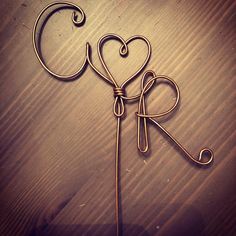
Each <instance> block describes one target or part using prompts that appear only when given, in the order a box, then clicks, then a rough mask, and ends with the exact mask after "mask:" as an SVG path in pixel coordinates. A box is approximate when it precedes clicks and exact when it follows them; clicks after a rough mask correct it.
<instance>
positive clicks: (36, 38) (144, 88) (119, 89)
mask: <svg viewBox="0 0 236 236" xmlns="http://www.w3.org/2000/svg"><path fill="white" fill-rule="evenodd" d="M64 8H69V9H72V10H73V12H72V22H73V24H74V25H75V26H77V27H81V26H82V25H83V24H84V23H85V13H84V12H83V10H82V9H81V8H80V7H79V6H77V5H75V4H73V3H69V2H54V3H52V4H49V5H48V6H46V7H45V8H44V9H43V10H42V11H41V12H40V13H39V15H38V17H37V19H36V21H35V24H34V29H33V48H34V51H35V54H36V57H37V58H38V60H39V62H40V64H41V65H42V67H43V68H44V69H45V70H46V71H47V72H48V73H49V74H50V75H52V76H53V77H54V78H56V79H59V80H63V81H70V80H74V79H78V78H79V77H80V76H81V75H82V73H83V71H84V70H85V69H86V67H87V66H88V65H89V66H90V67H91V68H92V69H93V70H94V71H95V72H96V73H97V74H98V75H99V77H101V78H102V79H103V80H104V81H105V82H107V83H108V84H109V85H111V86H112V87H113V92H114V105H113V113H114V115H115V117H116V119H117V127H116V146H115V221H116V235H117V236H120V235H121V234H122V232H121V224H122V222H121V217H120V200H119V199H120V196H119V194H120V183H119V181H120V178H119V174H120V168H119V165H120V164H119V163H120V147H121V144H120V137H121V120H122V118H124V114H125V102H126V101H131V100H132V101H137V100H138V101H139V102H138V112H137V113H136V115H137V147H138V150H139V151H140V152H142V153H145V152H147V151H148V150H149V140H148V129H147V121H150V122H152V123H153V124H155V125H156V126H157V127H158V128H159V129H160V130H161V131H162V132H164V133H165V134H166V135H167V136H168V137H169V138H170V139H171V140H172V141H173V142H174V143H175V145H177V146H178V147H179V148H180V150H182V152H183V153H184V154H185V156H186V157H187V158H189V160H191V161H193V162H194V163H196V164H198V165H208V164H210V163H212V161H213V158H214V154H213V151H212V150H211V149H209V148H203V149H202V150H200V153H199V155H198V157H197V158H194V157H193V156H192V155H191V154H190V153H189V152H188V151H187V150H186V149H185V148H184V147H183V146H182V145H181V144H180V143H179V142H178V141H177V140H176V139H175V138H174V137H173V136H172V135H171V134H170V133H169V132H168V131H167V130H166V129H165V128H164V127H163V126H161V125H160V122H159V121H157V120H156V119H154V118H161V117H164V116H167V115H169V114H170V113H171V112H173V111H174V110H175V109H176V108H177V106H178V105H179V101H180V91H179V88H178V86H177V84H176V83H175V82H174V81H173V80H172V79H170V78H169V77H167V76H164V75H156V74H155V72H154V71H151V70H148V71H146V72H144V74H143V76H142V79H141V92H140V94H136V95H133V96H127V94H126V90H125V88H126V86H127V85H128V84H129V83H130V82H132V81H133V80H134V79H135V78H137V77H138V76H139V75H140V74H141V72H143V70H144V69H145V67H146V66H147V64H148V62H149V60H150V57H151V45H150V42H149V41H148V39H147V38H145V37H144V36H141V35H135V36H132V37H130V38H129V39H127V40H124V39H123V38H122V37H120V36H119V35H116V34H106V35H104V36H103V37H101V38H100V39H99V41H98V43H97V51H98V57H99V60H100V62H101V64H102V66H103V68H104V70H105V75H104V74H103V73H102V72H101V71H99V70H98V69H97V67H96V66H95V65H94V64H93V63H92V59H91V54H92V53H91V50H92V49H91V46H90V44H89V43H88V42H87V43H86V45H85V56H84V59H83V62H82V64H81V66H80V68H79V69H78V70H77V71H76V72H74V73H73V74H70V75H60V74H58V73H55V72H53V71H52V70H51V69H50V68H49V67H48V66H47V65H46V63H45V60H44V58H43V55H42V52H41V45H40V41H41V34H42V31H43V27H44V26H45V24H46V22H47V20H48V18H49V16H50V15H52V14H53V13H54V12H56V11H58V10H60V9H64ZM46 11H49V13H48V14H47V17H46V18H45V19H44V20H43V23H42V24H40V20H41V18H42V17H43V15H44V13H45V12H46ZM77 13H80V15H81V16H80V20H78V15H77ZM109 40H115V41H118V42H119V43H120V44H121V46H120V51H119V53H120V56H121V57H126V56H128V53H129V44H130V43H131V42H132V41H134V40H141V41H143V42H144V43H145V44H146V46H147V54H146V57H145V59H144V61H143V64H142V66H141V67H140V68H139V69H138V70H137V71H136V72H135V73H134V74H133V75H131V76H130V77H129V78H127V79H126V80H125V81H124V82H123V83H122V84H121V85H119V84H118V83H117V81H116V80H115V78H114V77H113V75H112V74H111V72H110V70H109V69H108V66H107V65H106V62H105V60H104V57H103V52H102V49H103V45H104V44H105V43H106V42H107V41H109ZM148 77H151V79H149V80H148ZM162 82H165V83H168V85H169V86H171V88H172V89H173V90H174V91H175V94H176V100H175V103H174V105H173V106H172V107H171V108H169V109H168V110H167V111H165V112H162V113H159V114H147V112H146V102H145V95H146V94H147V93H148V91H149V90H150V89H151V88H152V87H153V85H154V84H156V85H157V84H158V83H162ZM141 130H142V131H141ZM203 156H207V158H208V160H207V161H203Z"/></svg>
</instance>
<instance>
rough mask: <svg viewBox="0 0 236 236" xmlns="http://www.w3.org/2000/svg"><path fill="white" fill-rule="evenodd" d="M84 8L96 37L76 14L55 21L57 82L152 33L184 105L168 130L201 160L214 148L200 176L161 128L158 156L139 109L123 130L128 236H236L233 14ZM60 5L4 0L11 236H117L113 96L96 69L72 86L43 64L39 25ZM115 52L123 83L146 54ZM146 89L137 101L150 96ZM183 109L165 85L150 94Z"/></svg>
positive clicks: (2, 199) (200, 4)
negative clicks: (108, 38) (141, 134)
mask: <svg viewBox="0 0 236 236" xmlns="http://www.w3.org/2000/svg"><path fill="white" fill-rule="evenodd" d="M73 2H74V3H77V4H79V5H80V6H81V7H82V9H83V10H84V11H85V13H86V16H87V21H86V24H85V26H84V27H81V28H75V27H73V26H72V24H71V20H70V14H71V12H70V11H61V12H59V13H57V14H55V15H53V16H52V18H51V19H50V21H49V22H48V24H47V26H46V28H45V31H44V34H43V38H42V45H43V48H42V49H43V54H44V56H45V58H46V60H47V63H48V64H49V65H50V67H51V68H53V69H54V70H55V71H57V72H58V73H70V72H73V71H75V70H76V69H77V68H78V66H79V65H80V63H81V62H82V60H83V57H82V56H83V55H84V51H85V43H86V42H89V43H90V44H91V46H92V49H93V61H94V64H95V65H97V66H98V68H99V69H101V70H102V67H101V65H100V62H99V60H98V56H97V53H96V43H97V41H98V39H99V38H100V37H101V36H102V35H104V34H106V33H116V34H119V35H121V36H122V37H123V38H124V39H127V38H129V37H130V36H132V35H135V34H140V35H144V36H146V37H147V38H148V39H149V40H150V42H151V45H152V58H151V61H150V63H149V65H148V67H147V69H153V70H155V71H156V73H158V74H165V75H168V76H170V77H171V78H173V79H174V80H175V81H176V82H177V84H178V85H179V87H180V91H181V105H180V108H179V109H178V111H177V112H176V113H175V114H174V115H173V116H172V117H171V119H169V120H168V121H166V122H165V124H164V123H163V126H164V127H166V129H167V130H168V131H170V133H172V134H173V136H174V137H176V138H177V139H178V140H179V141H180V142H181V143H182V144H183V145H184V146H185V147H186V148H187V149H188V150H189V151H190V152H191V153H193V154H194V155H196V154H197V153H198V151H199V150H200V149H201V148H202V147H204V146H209V147H210V148H212V149H213V150H214V152H215V161H214V164H213V165H212V166H211V167H210V168H196V167H195V166H193V165H192V164H191V163H189V162H188V161H186V159H185V158H184V157H182V155H181V153H179V152H178V151H177V150H176V148H175V147H174V146H173V145H172V143H169V142H168V140H167V139H166V137H165V136H163V135H162V134H161V133H160V132H159V131H158V130H157V128H155V127H154V126H150V127H149V128H150V129H149V131H150V139H151V152H150V155H148V156H147V157H144V156H142V155H140V154H139V153H138V150H137V146H136V139H137V138H136V125H137V124H136V117H135V112H136V111H137V103H134V104H128V105H127V106H126V109H127V117H126V118H125V120H124V121H123V122H122V143H121V188H122V193H121V196H122V218H123V224H124V225H123V232H124V235H161V236H166V235H168V236H176V235H204V236H211V235H214V236H215V235H234V234H236V228H235V225H236V224H235V223H236V217H235V212H236V205H235V203H236V192H235V189H236V188H235V187H236V186H235V185H236V184H235V177H236V174H235V168H236V163H235V59H236V57H235V28H236V27H235V26H236V25H235V22H236V19H235V10H236V4H235V1H233V0H228V1H227V0H222V1H193V0H191V1H184V0H182V1H181V0H178V1H174V0H168V1H161V0H159V1H152V0H146V1H144V0H137V1H135V3H134V1H130V0H128V1H122V0H119V1H118V0H112V1H106V0H101V1H99V2H96V4H95V3H94V1H92V0H88V1H80V2H77V1H73ZM48 3H50V1H48V0H46V1H23V0H22V1H17V2H16V1H6V0H2V1H1V3H0V9H1V12H2V14H1V16H0V20H1V26H0V32H1V34H0V42H1V46H0V62H1V63H0V74H1V77H0V78H1V79H0V101H1V102H0V120H1V121H0V173H1V174H0V204H1V206H0V209H1V211H0V235H37V234H38V235H44V234H45V235H82V234H84V235H114V232H115V231H114V230H115V228H114V207H115V202H114V197H115V192H114V190H115V189H114V145H115V128H116V121H115V118H114V115H113V113H112V106H113V91H112V88H111V87H109V86H108V85H107V84H106V83H104V82H103V81H102V80H100V79H98V77H97V75H96V74H94V72H93V71H92V70H91V69H90V68H88V69H87V70H86V72H85V73H84V74H83V76H82V77H81V78H80V79H79V80H77V81H75V82H73V83H63V82H59V81H57V80H55V79H52V78H51V76H49V75H48V74H47V73H46V72H45V71H44V70H43V69H42V67H41V66H40V64H39V63H38V61H37V59H36V57H35V55H34V52H33V47H32V42H31V40H32V28H33V24H34V21H35V19H36V17H37V14H38V13H39V11H40V10H41V9H42V8H43V7H44V6H46V5H47V4H48ZM118 49H119V45H118V44H117V43H113V42H109V43H107V45H105V47H104V54H105V55H106V56H105V58H106V61H107V63H108V65H109V68H111V71H112V73H114V76H115V78H117V80H118V81H119V82H121V81H123V80H125V78H127V76H129V75H130V74H131V73H132V72H133V71H135V68H138V66H139V65H140V63H141V62H142V58H143V57H144V56H145V53H146V48H145V46H144V45H143V44H142V43H141V42H134V43H133V44H132V45H130V54H129V58H127V59H125V60H123V59H120V58H119V54H118ZM139 86H140V80H139V79H137V81H136V82H135V83H134V84H132V85H130V86H129V87H128V89H127V92H128V94H135V93H138V91H139ZM172 103H173V94H172V92H171V91H170V90H169V89H167V88H166V87H164V86H160V87H159V88H157V90H156V92H155V91H153V93H152V94H151V95H150V97H149V98H148V104H149V106H148V110H149V112H160V111H164V110H165V109H166V108H168V107H169V106H170V105H171V104H172Z"/></svg>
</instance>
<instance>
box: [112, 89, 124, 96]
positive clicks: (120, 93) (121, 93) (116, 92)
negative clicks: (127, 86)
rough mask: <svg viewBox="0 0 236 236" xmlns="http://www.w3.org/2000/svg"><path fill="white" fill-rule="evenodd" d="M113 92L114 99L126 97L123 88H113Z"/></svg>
mask: <svg viewBox="0 0 236 236" xmlns="http://www.w3.org/2000/svg"><path fill="white" fill-rule="evenodd" d="M113 91H114V97H125V95H126V93H125V90H124V88H120V87H115V88H113Z"/></svg>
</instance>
